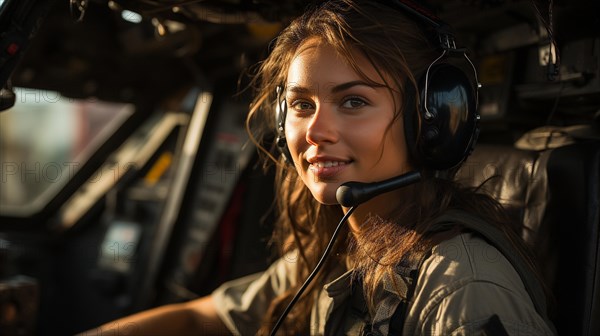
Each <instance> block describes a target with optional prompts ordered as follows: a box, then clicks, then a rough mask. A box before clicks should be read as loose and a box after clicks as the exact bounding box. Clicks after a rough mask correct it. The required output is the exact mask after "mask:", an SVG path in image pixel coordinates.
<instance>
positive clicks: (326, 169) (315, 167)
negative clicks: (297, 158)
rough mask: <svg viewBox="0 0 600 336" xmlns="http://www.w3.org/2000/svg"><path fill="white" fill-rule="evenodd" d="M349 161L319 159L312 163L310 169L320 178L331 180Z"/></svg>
mask: <svg viewBox="0 0 600 336" xmlns="http://www.w3.org/2000/svg"><path fill="white" fill-rule="evenodd" d="M349 163H350V162H348V161H319V162H314V163H311V164H310V165H309V166H308V169H309V170H310V171H312V172H313V174H314V175H315V177H316V178H317V179H318V180H331V179H333V178H335V176H336V175H337V174H339V173H340V172H341V171H342V170H344V169H345V168H346V167H347V166H348V164H349Z"/></svg>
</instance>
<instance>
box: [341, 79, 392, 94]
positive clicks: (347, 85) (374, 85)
mask: <svg viewBox="0 0 600 336" xmlns="http://www.w3.org/2000/svg"><path fill="white" fill-rule="evenodd" d="M359 85H360V86H367V87H369V88H373V89H375V88H380V87H384V86H385V85H383V84H377V83H368V82H365V81H362V80H355V81H351V82H346V83H342V84H338V85H336V86H334V87H332V88H331V93H338V92H341V91H344V90H347V89H349V88H351V87H354V86H359Z"/></svg>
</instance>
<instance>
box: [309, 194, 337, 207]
mask: <svg viewBox="0 0 600 336" xmlns="http://www.w3.org/2000/svg"><path fill="white" fill-rule="evenodd" d="M312 195H313V197H314V198H315V200H317V202H319V203H321V204H323V205H336V204H339V203H338V201H337V199H336V198H335V192H333V193H332V192H327V193H320V192H314V191H313V192H312Z"/></svg>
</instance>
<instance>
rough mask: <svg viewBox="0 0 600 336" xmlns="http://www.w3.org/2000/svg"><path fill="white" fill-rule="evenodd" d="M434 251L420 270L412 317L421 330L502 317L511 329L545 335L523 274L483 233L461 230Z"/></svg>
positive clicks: (443, 329) (444, 329) (477, 324)
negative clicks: (524, 282) (520, 275)
mask: <svg viewBox="0 0 600 336" xmlns="http://www.w3.org/2000/svg"><path fill="white" fill-rule="evenodd" d="M431 252H432V253H431V255H430V256H429V257H428V258H427V259H425V261H424V262H423V265H422V266H421V268H420V271H419V277H418V280H417V285H416V287H415V292H414V296H413V300H412V305H411V308H410V309H409V314H408V317H407V323H408V324H409V325H412V327H414V328H416V330H417V331H418V330H420V331H428V332H433V331H435V332H436V333H438V334H439V333H440V332H442V333H450V332H453V331H455V330H459V329H460V328H475V329H477V328H479V327H481V326H482V325H483V324H485V323H487V321H488V320H489V319H490V317H492V316H494V315H497V316H499V317H500V320H501V321H502V323H503V324H504V326H505V327H506V328H507V329H509V330H517V329H518V330H521V331H532V332H533V331H538V332H539V331H540V330H542V331H543V332H542V334H544V333H545V331H546V329H545V324H544V322H543V319H542V318H541V317H540V316H539V315H538V314H537V313H536V311H535V307H534V305H533V302H532V301H531V299H530V297H529V295H528V293H527V291H526V289H525V286H524V285H523V282H522V281H521V278H520V277H519V274H518V273H517V272H516V270H515V269H514V268H513V266H512V265H511V264H510V262H509V261H508V260H507V259H506V258H505V257H504V256H503V255H502V253H500V251H498V249H496V247H494V246H493V245H491V244H490V243H489V242H487V241H486V240H485V239H483V238H481V237H480V236H479V235H478V234H476V233H471V232H469V233H462V234H459V235H457V236H454V237H452V238H450V239H447V240H444V241H442V242H440V243H439V244H438V245H436V246H434V247H433V249H432V251H431ZM409 329H410V327H409ZM417 333H419V332H417Z"/></svg>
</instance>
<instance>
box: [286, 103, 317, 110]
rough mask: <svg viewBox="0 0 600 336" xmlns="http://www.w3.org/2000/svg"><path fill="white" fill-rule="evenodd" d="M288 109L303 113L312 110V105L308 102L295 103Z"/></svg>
mask: <svg viewBox="0 0 600 336" xmlns="http://www.w3.org/2000/svg"><path fill="white" fill-rule="evenodd" d="M290 107H291V108H293V109H295V110H299V111H305V110H310V109H311V108H312V104H310V103H309V102H305V101H295V102H293V103H292V104H290Z"/></svg>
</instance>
